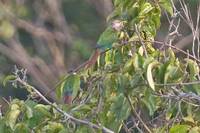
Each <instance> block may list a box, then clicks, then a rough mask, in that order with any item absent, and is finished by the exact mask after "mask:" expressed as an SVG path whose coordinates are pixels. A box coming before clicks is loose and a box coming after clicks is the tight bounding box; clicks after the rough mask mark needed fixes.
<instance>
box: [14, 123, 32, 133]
mask: <svg viewBox="0 0 200 133" xmlns="http://www.w3.org/2000/svg"><path fill="white" fill-rule="evenodd" d="M14 133H30V129H29V128H28V126H27V125H26V124H25V123H17V124H16V125H15V131H14Z"/></svg>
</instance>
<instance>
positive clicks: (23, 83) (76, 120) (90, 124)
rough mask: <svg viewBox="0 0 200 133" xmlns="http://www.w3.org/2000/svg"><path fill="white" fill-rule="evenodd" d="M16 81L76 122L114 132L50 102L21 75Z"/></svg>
mask: <svg viewBox="0 0 200 133" xmlns="http://www.w3.org/2000/svg"><path fill="white" fill-rule="evenodd" d="M16 81H17V82H18V83H20V84H21V85H23V86H24V87H25V88H30V89H32V91H34V92H35V93H36V94H37V95H38V96H39V97H40V98H41V99H42V100H43V101H44V102H46V103H47V104H48V105H51V106H52V107H53V108H54V109H56V110H57V111H58V112H59V113H60V114H62V115H63V116H64V117H66V118H67V119H68V120H69V119H70V120H71V121H73V122H75V123H77V124H83V125H86V126H88V127H92V128H94V129H99V130H100V129H101V130H102V131H103V132H105V133H114V132H113V131H112V130H110V129H108V128H106V127H104V126H99V125H96V124H94V123H92V122H90V121H86V120H81V119H78V118H75V117H73V116H72V115H70V114H68V113H67V112H65V111H63V110H62V109H60V108H59V107H57V106H56V105H55V104H53V103H52V102H50V101H49V100H48V99H47V98H46V97H44V96H43V95H42V94H41V93H40V92H39V91H38V90H37V89H36V88H35V87H33V86H31V85H29V84H28V83H27V82H25V81H23V80H22V79H20V78H19V77H18V78H17V79H16Z"/></svg>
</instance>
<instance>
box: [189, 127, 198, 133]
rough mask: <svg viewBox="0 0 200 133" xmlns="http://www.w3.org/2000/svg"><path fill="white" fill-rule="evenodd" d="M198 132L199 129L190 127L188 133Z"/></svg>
mask: <svg viewBox="0 0 200 133" xmlns="http://www.w3.org/2000/svg"><path fill="white" fill-rule="evenodd" d="M199 132H200V128H199V127H197V126H196V127H192V128H191V129H190V131H189V133H199Z"/></svg>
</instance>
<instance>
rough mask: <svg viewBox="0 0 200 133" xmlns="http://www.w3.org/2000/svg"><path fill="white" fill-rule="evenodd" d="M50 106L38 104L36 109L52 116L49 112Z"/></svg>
mask: <svg viewBox="0 0 200 133" xmlns="http://www.w3.org/2000/svg"><path fill="white" fill-rule="evenodd" d="M50 108H51V107H50V106H49V105H43V104H37V105H36V106H35V107H34V109H36V110H37V111H38V112H40V113H41V114H43V115H45V116H47V117H50V118H51V117H52V114H51V113H50V112H49V111H50Z"/></svg>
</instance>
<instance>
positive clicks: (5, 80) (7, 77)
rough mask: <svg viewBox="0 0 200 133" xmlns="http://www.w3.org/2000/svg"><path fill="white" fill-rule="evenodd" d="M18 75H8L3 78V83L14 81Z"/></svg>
mask: <svg viewBox="0 0 200 133" xmlns="http://www.w3.org/2000/svg"><path fill="white" fill-rule="evenodd" d="M15 79H16V76H15V75H8V76H6V77H5V78H4V80H3V85H4V86H6V84H7V83H8V81H12V80H15Z"/></svg>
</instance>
